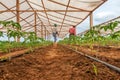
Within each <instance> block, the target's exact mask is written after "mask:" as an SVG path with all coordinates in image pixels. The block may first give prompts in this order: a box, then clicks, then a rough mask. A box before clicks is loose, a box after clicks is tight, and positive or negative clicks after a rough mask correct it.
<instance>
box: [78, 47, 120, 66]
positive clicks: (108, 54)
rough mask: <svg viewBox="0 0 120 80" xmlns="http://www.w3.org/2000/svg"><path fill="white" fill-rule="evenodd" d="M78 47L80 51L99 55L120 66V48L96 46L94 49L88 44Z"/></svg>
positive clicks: (102, 58) (104, 59) (100, 57)
mask: <svg viewBox="0 0 120 80" xmlns="http://www.w3.org/2000/svg"><path fill="white" fill-rule="evenodd" d="M77 47H78V50H79V51H82V52H84V53H86V54H89V55H92V56H94V57H97V58H99V59H101V60H103V61H106V62H108V63H110V64H113V65H115V66H117V67H119V68H120V48H114V47H103V46H100V47H98V46H94V47H93V49H90V48H89V47H87V46H84V47H80V46H77Z"/></svg>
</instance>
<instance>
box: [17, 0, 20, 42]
mask: <svg viewBox="0 0 120 80" xmlns="http://www.w3.org/2000/svg"><path fill="white" fill-rule="evenodd" d="M19 9H20V4H19V0H16V20H17V22H18V23H20V14H19ZM16 41H17V42H20V37H17V40H16Z"/></svg>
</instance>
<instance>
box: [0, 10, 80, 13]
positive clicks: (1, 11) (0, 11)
mask: <svg viewBox="0 0 120 80" xmlns="http://www.w3.org/2000/svg"><path fill="white" fill-rule="evenodd" d="M65 11H66V10H46V11H44V10H34V11H33V10H19V12H65ZM3 12H16V10H0V13H3ZM67 12H81V11H80V10H68V11H67Z"/></svg>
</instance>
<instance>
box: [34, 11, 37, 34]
mask: <svg viewBox="0 0 120 80" xmlns="http://www.w3.org/2000/svg"><path fill="white" fill-rule="evenodd" d="M36 15H37V13H36V12H35V13H34V21H35V25H34V29H35V33H36V35H37V27H36V24H37V16H36Z"/></svg>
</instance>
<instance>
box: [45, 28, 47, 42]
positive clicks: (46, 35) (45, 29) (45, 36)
mask: <svg viewBox="0 0 120 80" xmlns="http://www.w3.org/2000/svg"><path fill="white" fill-rule="evenodd" d="M44 28H45V40H46V37H47V29H46V27H44Z"/></svg>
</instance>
